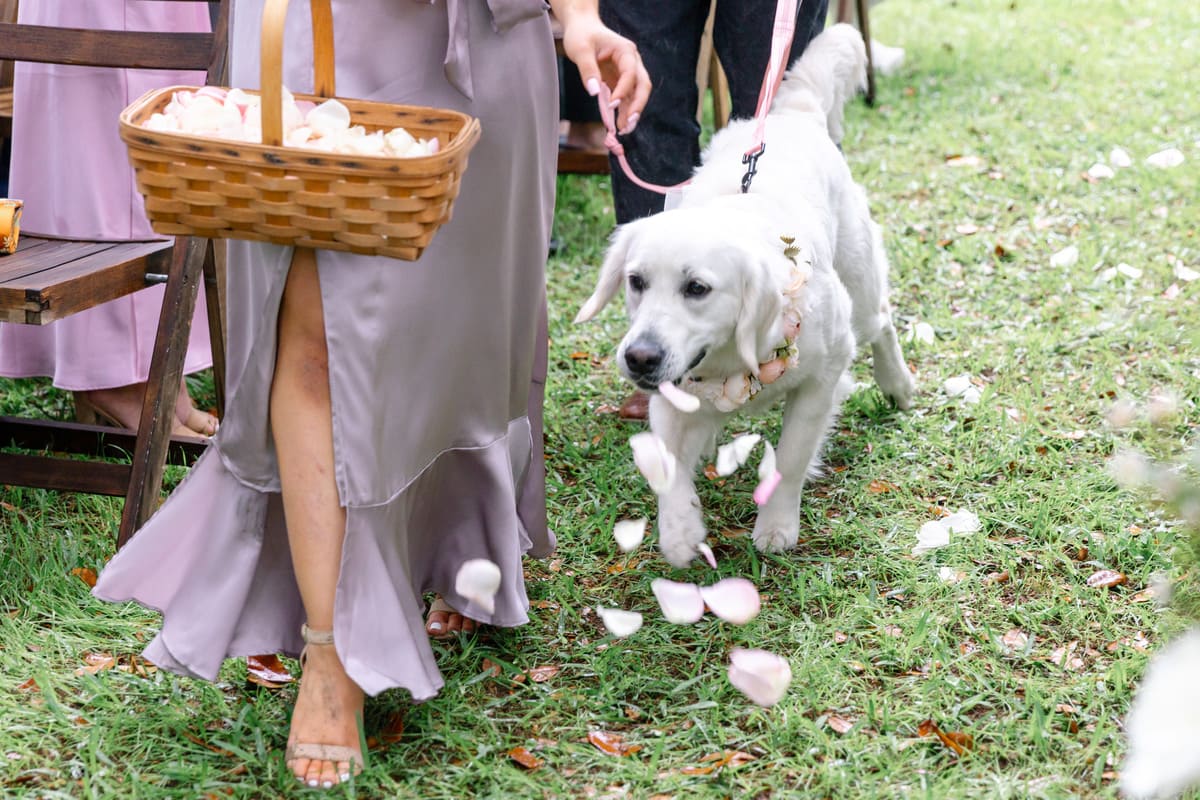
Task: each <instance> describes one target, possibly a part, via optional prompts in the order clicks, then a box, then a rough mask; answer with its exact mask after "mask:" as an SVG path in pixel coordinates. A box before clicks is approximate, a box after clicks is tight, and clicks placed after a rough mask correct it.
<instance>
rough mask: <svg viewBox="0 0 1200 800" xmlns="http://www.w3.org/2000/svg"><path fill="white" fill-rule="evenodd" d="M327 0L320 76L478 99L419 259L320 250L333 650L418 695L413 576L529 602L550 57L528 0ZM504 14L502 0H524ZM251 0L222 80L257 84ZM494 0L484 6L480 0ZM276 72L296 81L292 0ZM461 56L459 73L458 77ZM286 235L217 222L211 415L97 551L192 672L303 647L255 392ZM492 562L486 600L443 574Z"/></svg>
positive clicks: (419, 608)
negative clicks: (225, 362) (164, 486)
mask: <svg viewBox="0 0 1200 800" xmlns="http://www.w3.org/2000/svg"><path fill="white" fill-rule="evenodd" d="M491 6H493V7H495V8H494V9H493V8H490V7H489V5H487V4H484V3H482V2H475V1H474V0H451V2H449V3H445V2H435V3H432V4H428V3H417V2H397V0H334V3H333V8H334V20H335V35H336V48H337V50H336V52H337V86H338V93H339V94H341V95H343V96H347V97H360V98H369V99H374V100H381V101H386V102H395V103H404V104H412V105H431V106H439V107H446V108H454V109H459V110H461V111H464V112H467V113H469V114H473V115H475V116H477V117H479V119H480V120H481V122H482V126H483V136H482V138H481V140H480V142H479V143H478V145H476V147H475V149H474V150H473V151H472V154H471V157H470V164H469V166H468V168H467V171H466V174H465V177H464V180H463V184H462V191H461V194H460V196H459V198H458V201H457V203H456V205H455V208H454V218H453V220H452V221H450V222H449V223H448V224H446V225H445V226H444V227H443V228H442V229H441V230H440V231H439V233H438V235H437V237H436V238H435V239H434V241H433V243H432V244H431V245H430V247H429V248H428V249H427V250H426V251H425V253H424V255H423V256H422V257H421V259H420V260H419V261H416V262H408V261H396V260H392V259H387V258H374V257H364V256H356V255H350V254H346V253H337V252H331V251H319V252H318V254H317V261H318V273H319V277H320V282H321V296H322V301H323V304H324V311H325V325H326V340H327V344H328V349H329V371H330V384H331V387H330V388H331V392H332V403H333V438H334V456H335V462H336V469H335V477H336V483H337V488H338V493H339V497H340V500H341V503H342V504H343V505H344V506H345V508H346V511H347V520H346V537H345V545H344V550H343V555H342V563H341V576H340V579H339V582H338V586H337V593H336V599H335V605H334V633H335V640H336V646H337V650H338V655H339V656H340V658H341V660H342V663H343V664H345V666H346V669H347V671H348V673H349V674H350V676H351V677H352V678H353V679H354V680H355V682H357V683H358V684H359V685H360V686H361V687H362V688H363V689H364V690H365V691H366V692H368V693H369V694H376V693H378V692H381V691H383V690H385V689H389V688H393V687H403V688H404V689H407V690H408V691H409V692H411V693H412V695H413V697H414V698H416V699H418V700H420V699H425V698H428V697H430V696H432V695H434V694H435V693H436V692H437V690H438V689H439V688H440V687H441V685H442V678H441V675H440V673H439V672H438V669H437V665H436V663H435V662H434V657H433V651H432V648H431V647H430V644H429V642H428V639H427V637H426V634H425V628H424V620H423V611H424V609H423V600H422V593H424V592H431V591H436V592H439V593H441V594H442V595H443V596H445V598H446V599H447V601H448V602H450V603H451V604H452V605H453V606H455V607H456V608H458V609H459V610H461V611H463V612H464V613H466V614H468V615H470V616H472V617H474V618H475V619H478V620H481V621H483V622H485V623H490V624H493V625H500V626H514V625H519V624H522V623H524V622H526V621H527V609H528V600H527V598H526V594H525V586H524V581H523V577H522V566H521V559H522V555H523V554H524V553H526V552H530V553H532V554H534V555H545V554H548V553H549V552H550V551H551V550H552V549H553V546H554V543H553V538H552V536H551V534H550V533H549V532H548V530H547V528H546V516H545V496H544V469H543V464H542V449H541V445H542V422H541V402H542V392H543V384H544V381H545V345H546V332H545V316H544V314H545V299H544V298H545V294H544V263H545V258H546V249H547V242H548V240H549V232H550V222H551V214H552V210H553V204H554V187H555V158H556V152H557V113H556V111H557V102H556V97H557V78H556V70H555V62H554V48H553V41H552V38H551V33H550V26H549V21H548V18H547V16H546V15H545V13H544V6H543V4H542V3H541V2H537V1H536V0H535V2H532V3H531V2H529V0H524V1H523V2H508V3H500V2H493V3H492V4H491ZM522 7H523V9H524V10H525V11H526V13H522V14H519V15H518V17H519V21H513V20H511V19H507V18H506V17H505V13H504V12H505V11H506V10H509V9H512V8H522ZM261 8H262V0H238V2H236V3H235V5H234V28H233V34H232V42H233V44H232V47H233V60H232V69H233V84H234V85H236V86H242V87H249V88H253V87H256V86H257V85H258V35H259V27H260V26H259V17H260V13H261ZM493 10H494V12H495V13H493ZM286 35H287V40H286V41H288V42H294V43H297V46H296V47H293V48H292V49H290V50H288V52H287V54H286V57H285V63H284V73H285V75H286V78H285V81H286V83H287V85H288V87H289V88H291V89H293V90H295V91H309V90H310V87H311V83H312V59H311V52H310V47H309V44H308V43H309V42H311V34H310V22H309V16H308V8H307V3H305V2H303V1H302V0H293V3H292V7H291V9H290V11H289V16H288V22H287V28H286ZM464 76H465V77H466V78H469V80H464ZM291 258H292V251H291V250H290V249H288V248H284V247H277V246H273V245H264V244H258V243H248V242H234V243H231V248H230V253H229V316H230V320H229V324H230V335H229V342H230V353H229V386H230V398H229V404H228V406H229V407H228V413H227V416H226V419H225V420H224V421H223V422H222V424H221V430H220V433H219V434H218V435H217V437H216V440H215V443H214V445H213V447H212V448H211V449H210V451H209V452H208V453H207V454H206V455H205V456H204V457H203V458H201V459H200V461H199V462H198V463H197V464H196V465H195V466H194V467H193V468H192V470H191V472H190V473H189V475H188V476H187V478H186V479H185V480H184V481H183V483H182V484H181V485H180V486H179V488H178V489H177V490H176V491H175V492H174V493H173V494H172V495H171V497H170V498H169V499H168V500H167V501H166V503H165V504H164V505H163V507H162V508H161V510H160V511H159V512H158V513H157V514H156V515H155V516H154V517H153V518H152V519H151V520H150V522H149V523H148V524H147V526H146V527H145V528H144V529H143V530H142V531H141V532H140V533H138V534H137V535H136V536H135V537H134V538H133V539H132V541H131V542H130V543H129V544H128V545H127V546H126V547H125V548H124V549H123V550H122V551H121V552H120V553H118V554H117V556H116V557H115V558H114V559H113V560H112V561H111V562H110V563H109V564H108V566H107V567H106V568H105V570H104V572H103V574H102V575H101V576H100V581H99V583H98V584H97V586H96V589H95V591H96V594H97V595H98V596H100V597H103V598H105V599H109V600H114V601H119V600H126V599H134V600H137V601H138V602H140V603H143V604H144V605H147V606H149V607H152V608H156V609H159V610H161V611H162V612H163V624H162V629H161V632H160V633H159V635H158V636H157V638H156V639H155V640H154V641H153V642H152V643H151V644H150V646H149V647H148V648H147V650H146V655H147V657H148V658H150V659H151V660H152V661H153V662H155V663H156V664H159V665H161V666H163V667H167V668H170V669H172V670H174V671H176V672H180V673H182V674H186V675H193V676H198V677H202V678H207V679H212V678H215V677H216V675H217V671H218V669H219V668H220V666H221V663H222V661H223V659H225V658H226V657H229V656H238V655H246V654H253V653H264V652H274V651H282V652H290V653H295V652H297V651H298V650H299V649H300V646H301V641H300V624H301V622H303V621H304V613H303V608H302V606H301V602H300V597H299V593H298V590H297V588H296V582H295V577H294V574H293V572H292V566H291V556H290V553H289V551H288V542H287V531H286V528H285V524H284V518H283V508H282V503H281V498H280V494H279V475H278V466H277V463H276V459H275V451H274V448H273V446H272V436H271V430H270V424H269V417H268V401H269V390H270V385H271V379H272V375H273V370H274V361H275V346H276V341H275V336H276V321H277V316H278V311H279V304H280V298H281V295H282V293H283V289H284V282H285V280H286V277H287V270H288V267H289V265H290V263H291ZM470 558H488V559H490V560H492V561H493V562H495V563H496V564H498V565H499V566H500V568H501V572H502V574H503V582H502V585H501V588H500V591H499V594H498V595H497V597H496V607H495V611H494V613H486V612H484V611H483V610H482V609H480V608H478V607H477V606H475V605H474V604H472V603H470V602H468V601H467V600H466V599H465V598H463V597H460V596H458V595H457V594H456V593H455V591H454V579H455V575H456V574H457V571H458V568H459V566H460V565H461V564H462V562H463V561H465V560H467V559H470Z"/></svg>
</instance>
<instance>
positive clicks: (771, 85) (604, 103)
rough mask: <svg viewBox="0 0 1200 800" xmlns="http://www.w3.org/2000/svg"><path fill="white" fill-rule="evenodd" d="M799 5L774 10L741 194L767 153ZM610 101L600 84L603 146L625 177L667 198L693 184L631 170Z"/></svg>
mask: <svg viewBox="0 0 1200 800" xmlns="http://www.w3.org/2000/svg"><path fill="white" fill-rule="evenodd" d="M800 2H801V0H779V2H778V3H777V4H776V6H775V25H774V27H773V28H772V30H771V56H770V58H769V59H768V60H767V71H766V74H765V75H764V76H763V84H762V89H760V90H759V93H758V107H757V109H756V110H755V112H754V117H755V119H757V120H758V125H757V126H756V127H755V129H754V146H753V147H751V148H750V149H749V150H747V151H746V152H745V154H744V155H743V156H742V163H743V164H746V165H747V167H746V174H745V175H743V176H742V194H745V193H746V192H748V191H750V183H751V182H752V181H753V180H754V176H755V175H756V174H757V173H758V159H759V157H761V156H762V154H763V152H765V151H766V149H767V145H766V129H767V113H768V112H769V111H770V110H771V103H773V102H774V101H775V93H776V92H777V91H778V90H779V84H780V83H781V82H782V81H783V73H784V71H785V69H786V67H787V56H788V52H789V51H790V50H791V49H792V38H793V37H794V35H795V32H796V12H797V11H798V10H799V7H800ZM611 101H612V97H611V95H610V93H609V89H608V86H607V85H606V84H605V83H604V82H603V81H601V82H600V92H599V94H598V95H597V96H596V102H597V103H598V104H599V105H600V119H601V120H603V121H604V128H605V131H606V133H605V135H604V146H605V147H607V148H608V151H609V152H610V153H612V154H613V156H614V157H616V159H617V163H618V164H619V165H620V166H621V171H622V172H624V173H625V176H626V177H627V178H629V180H630V181H632V182H633V183H634V184H635V185H637V186H640V187H642V188H643V189H646V190H648V191H651V192H657V193H658V194H668V193H670V192H672V191H674V190H676V189H681V188H683V187H684V186H687V185H688V184H689V183H691V180H686V181H683V182H682V183H677V184H675V185H674V186H661V185H659V184H657V183H650V182H649V181H644V180H642V179H641V178H639V177H638V176H637V175H635V174H634V172H633V168H632V167H630V166H629V162H628V161H627V160H626V158H625V146H624V145H622V144H621V142H620V140H619V139H617V126H616V120H615V115H614V114H613V109H612V108H611V107H610V106H609V103H610V102H611Z"/></svg>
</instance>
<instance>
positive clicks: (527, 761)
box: [508, 747, 546, 770]
mask: <svg viewBox="0 0 1200 800" xmlns="http://www.w3.org/2000/svg"><path fill="white" fill-rule="evenodd" d="M508 757H509V758H511V759H512V760H513V761H515V762H517V763H518V764H520V765H521V766H522V767H524V768H525V769H527V770H535V769H537V768H539V767H541V766H542V765H543V764H545V763H546V761H545V759H541V758H538V757H537V756H535V755H534V754H533V753H531V752H529V750H528V749H526V748H524V747H514V748H513V749H512V750H509V751H508Z"/></svg>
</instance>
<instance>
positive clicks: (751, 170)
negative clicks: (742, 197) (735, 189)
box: [742, 142, 767, 194]
mask: <svg viewBox="0 0 1200 800" xmlns="http://www.w3.org/2000/svg"><path fill="white" fill-rule="evenodd" d="M766 150H767V143H766V142H760V143H759V145H758V147H757V148H755V149H754V150H747V151H746V152H745V153H744V154H742V163H743V164H747V165H748V166H747V167H746V174H745V175H743V176H742V194H746V193H747V192H749V191H750V182H751V181H753V180H754V176H755V175H757V174H758V159H759V157H760V156H762V154H763V153H764V152H766Z"/></svg>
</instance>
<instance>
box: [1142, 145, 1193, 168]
mask: <svg viewBox="0 0 1200 800" xmlns="http://www.w3.org/2000/svg"><path fill="white" fill-rule="evenodd" d="M1183 160H1184V159H1183V152H1182V151H1181V150H1180V149H1179V148H1178V147H1168V148H1167V149H1165V150H1159V151H1158V152H1157V153H1151V154H1150V155H1148V156H1146V163H1147V164H1149V165H1150V166H1152V167H1158V168H1159V169H1171V168H1172V167H1178V166H1179V165H1180V164H1182V163H1183Z"/></svg>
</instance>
